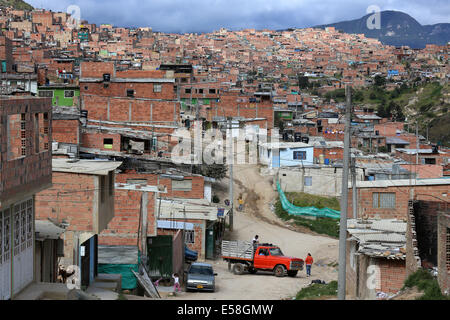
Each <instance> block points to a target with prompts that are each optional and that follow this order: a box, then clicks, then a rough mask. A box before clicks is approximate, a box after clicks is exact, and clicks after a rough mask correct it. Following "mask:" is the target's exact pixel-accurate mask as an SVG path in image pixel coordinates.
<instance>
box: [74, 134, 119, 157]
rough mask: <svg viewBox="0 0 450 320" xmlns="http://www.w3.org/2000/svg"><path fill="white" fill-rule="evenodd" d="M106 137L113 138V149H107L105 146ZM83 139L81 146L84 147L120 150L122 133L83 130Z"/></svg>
mask: <svg viewBox="0 0 450 320" xmlns="http://www.w3.org/2000/svg"><path fill="white" fill-rule="evenodd" d="M104 139H113V144H112V149H106V148H105V147H104V143H103V142H104ZM81 141H82V142H81V146H82V147H84V148H93V149H100V150H105V151H117V152H120V134H108V133H88V132H83V133H82V136H81Z"/></svg>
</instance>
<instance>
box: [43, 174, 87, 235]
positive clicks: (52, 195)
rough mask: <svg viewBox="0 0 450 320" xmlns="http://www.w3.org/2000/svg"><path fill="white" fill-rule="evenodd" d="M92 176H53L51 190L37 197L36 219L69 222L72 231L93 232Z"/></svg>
mask: <svg viewBox="0 0 450 320" xmlns="http://www.w3.org/2000/svg"><path fill="white" fill-rule="evenodd" d="M94 177H95V176H93V175H87V174H77V173H66V172H53V179H52V182H53V185H52V187H51V188H50V189H47V190H45V191H42V192H39V193H38V194H36V198H35V199H36V204H35V206H36V219H41V220H46V219H47V218H54V219H57V220H58V221H62V220H66V221H67V222H68V223H69V224H70V226H69V227H68V230H72V231H91V230H92V229H93V221H92V213H93V199H94V191H93V190H94V188H95V186H94Z"/></svg>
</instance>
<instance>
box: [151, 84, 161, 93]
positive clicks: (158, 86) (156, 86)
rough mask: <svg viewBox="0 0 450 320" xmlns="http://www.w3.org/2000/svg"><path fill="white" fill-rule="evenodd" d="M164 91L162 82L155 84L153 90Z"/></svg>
mask: <svg viewBox="0 0 450 320" xmlns="http://www.w3.org/2000/svg"><path fill="white" fill-rule="evenodd" d="M161 91H162V85H161V84H154V85H153V92H161Z"/></svg>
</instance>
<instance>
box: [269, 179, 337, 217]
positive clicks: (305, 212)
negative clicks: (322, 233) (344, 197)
mask: <svg viewBox="0 0 450 320" xmlns="http://www.w3.org/2000/svg"><path fill="white" fill-rule="evenodd" d="M277 189H278V194H279V196H280V201H281V205H282V206H283V209H284V210H285V211H287V212H288V213H289V214H290V215H294V216H310V217H317V218H332V219H340V217H341V212H340V211H336V210H333V209H330V208H323V209H318V208H316V207H297V206H295V205H293V204H292V203H290V202H289V200H288V199H287V198H286V195H285V194H284V192H283V190H281V186H280V182H279V181H277Z"/></svg>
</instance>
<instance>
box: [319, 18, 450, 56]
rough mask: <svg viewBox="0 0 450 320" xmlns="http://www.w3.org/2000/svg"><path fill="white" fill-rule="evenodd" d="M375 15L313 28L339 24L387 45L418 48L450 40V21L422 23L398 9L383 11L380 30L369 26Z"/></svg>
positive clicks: (348, 31) (344, 30) (338, 25)
mask: <svg viewBox="0 0 450 320" xmlns="http://www.w3.org/2000/svg"><path fill="white" fill-rule="evenodd" d="M372 15H373V14H367V15H365V16H363V17H362V18H359V19H353V20H347V21H341V22H336V23H331V24H325V25H317V26H314V27H313V28H320V29H325V28H327V27H335V28H336V30H339V31H342V32H345V33H356V34H364V35H365V36H366V37H368V38H376V39H378V40H380V41H381V43H383V44H387V45H393V46H409V47H411V48H414V49H421V48H424V47H425V45H426V44H437V45H446V44H447V43H448V42H449V41H450V23H437V24H433V25H421V24H420V23H419V22H418V21H417V20H416V19H414V18H413V17H411V16H410V15H408V14H406V13H404V12H401V11H394V10H386V11H382V12H380V22H381V26H380V27H381V28H380V29H372V30H371V29H369V28H367V21H368V19H369V18H370V17H371V16H372Z"/></svg>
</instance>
